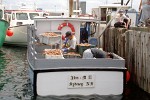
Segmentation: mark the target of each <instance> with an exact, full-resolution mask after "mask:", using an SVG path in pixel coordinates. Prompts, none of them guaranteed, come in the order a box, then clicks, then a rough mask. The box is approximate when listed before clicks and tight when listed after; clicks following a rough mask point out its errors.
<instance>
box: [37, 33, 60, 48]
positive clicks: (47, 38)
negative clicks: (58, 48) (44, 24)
mask: <svg viewBox="0 0 150 100" xmlns="http://www.w3.org/2000/svg"><path fill="white" fill-rule="evenodd" d="M61 39H62V37H61V35H60V34H58V33H55V32H45V33H42V34H40V35H39V42H40V43H44V44H47V45H54V44H61Z"/></svg>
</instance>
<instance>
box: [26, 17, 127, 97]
mask: <svg viewBox="0 0 150 100" xmlns="http://www.w3.org/2000/svg"><path fill="white" fill-rule="evenodd" d="M64 23H66V24H64ZM83 23H88V25H87V27H86V29H88V30H90V29H91V27H88V26H91V25H94V24H93V23H97V24H98V23H99V20H95V19H93V18H79V17H77V18H64V17H63V18H58V17H57V18H51V17H47V18H44V17H41V18H35V25H32V26H29V28H28V51H27V61H28V63H29V73H30V79H31V84H32V88H33V91H34V94H35V95H39V96H49V95H58V96H62V95H91V94H98V95H121V94H123V92H124V89H125V83H126V82H125V80H126V78H125V76H126V68H125V60H124V59H123V58H121V57H119V56H118V55H116V54H113V56H114V59H108V58H98V59H83V58H82V55H80V56H78V57H77V56H73V55H70V56H66V54H63V57H64V58H63V59H62V58H58V59H56V58H52V57H51V58H49V59H47V58H45V56H44V55H43V50H45V49H61V42H62V41H60V42H59V43H57V44H55V45H51V44H49V45H46V44H43V43H40V42H39V39H38V38H39V35H40V34H41V33H44V32H57V33H58V34H60V35H63V34H64V33H65V32H66V31H68V30H70V31H72V32H74V34H75V36H76V37H77V43H78V44H80V43H81V37H80V35H81V29H82V24H83ZM96 26H97V25H96ZM91 31H92V29H91V30H90V31H89V32H91ZM87 33H88V32H87ZM88 34H90V33H88ZM90 37H91V36H90ZM90 37H88V38H90ZM77 53H78V52H77ZM72 56H73V57H72Z"/></svg>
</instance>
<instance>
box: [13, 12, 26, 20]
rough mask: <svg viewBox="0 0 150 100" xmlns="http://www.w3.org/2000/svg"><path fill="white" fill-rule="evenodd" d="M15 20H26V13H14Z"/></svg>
mask: <svg viewBox="0 0 150 100" xmlns="http://www.w3.org/2000/svg"><path fill="white" fill-rule="evenodd" d="M16 18H17V20H28V15H27V13H16Z"/></svg>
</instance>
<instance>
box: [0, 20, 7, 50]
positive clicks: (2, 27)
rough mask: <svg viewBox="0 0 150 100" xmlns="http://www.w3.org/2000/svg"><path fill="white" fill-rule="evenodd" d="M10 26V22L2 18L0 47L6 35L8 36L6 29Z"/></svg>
mask: <svg viewBox="0 0 150 100" xmlns="http://www.w3.org/2000/svg"><path fill="white" fill-rule="evenodd" d="M8 26H9V23H8V22H7V21H5V20H2V19H1V20H0V47H1V46H2V45H3V43H4V40H5V37H6V30H7V28H8Z"/></svg>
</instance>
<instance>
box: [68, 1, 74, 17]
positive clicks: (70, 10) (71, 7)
mask: <svg viewBox="0 0 150 100" xmlns="http://www.w3.org/2000/svg"><path fill="white" fill-rule="evenodd" d="M72 14H73V0H69V17H71V16H72Z"/></svg>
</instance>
